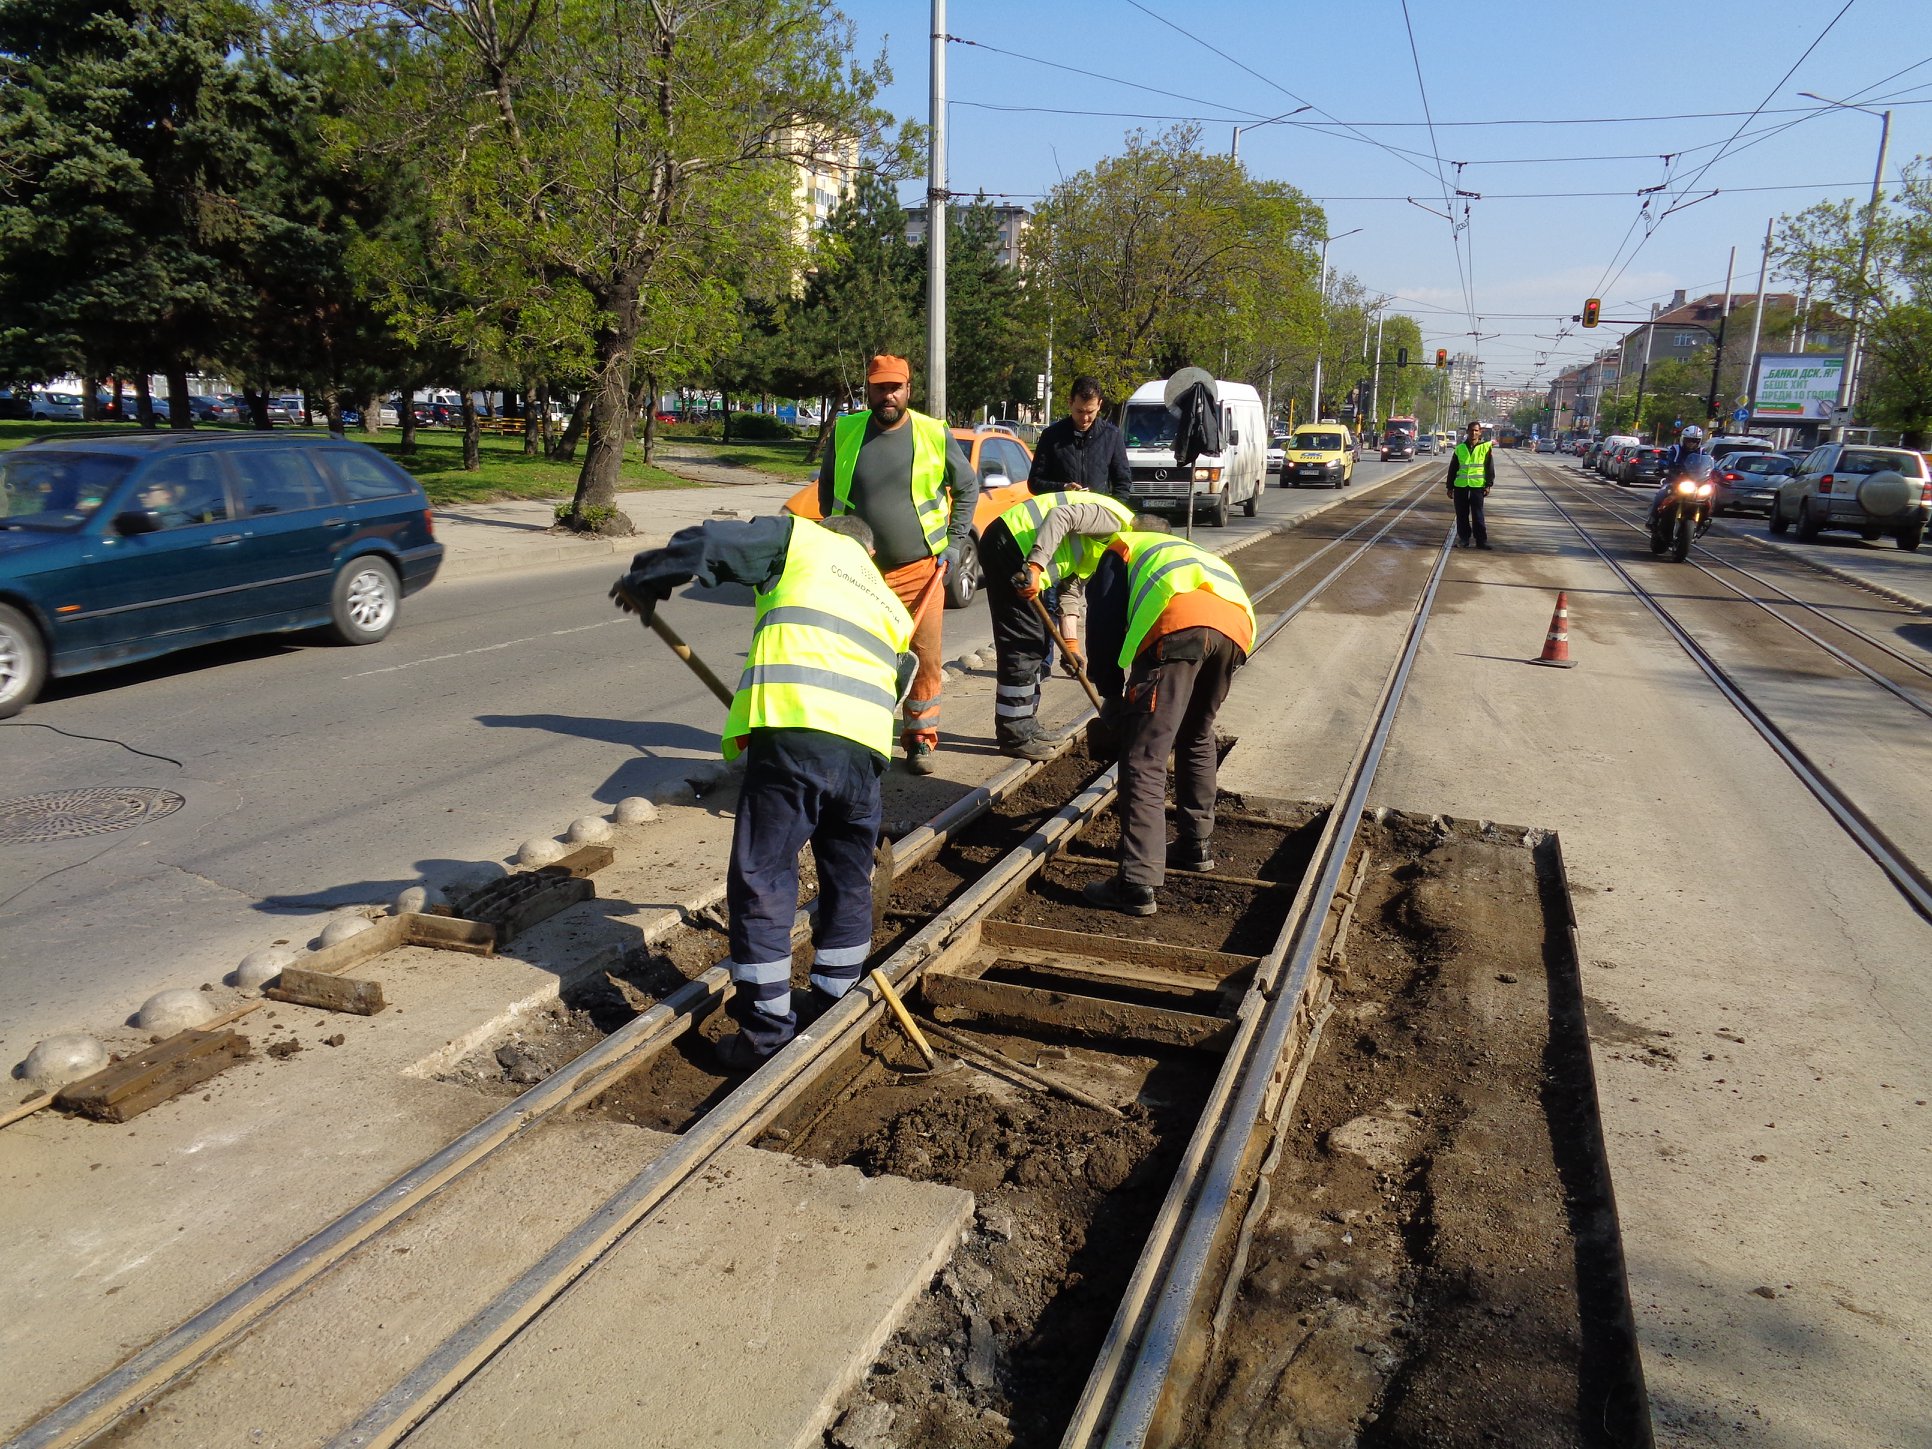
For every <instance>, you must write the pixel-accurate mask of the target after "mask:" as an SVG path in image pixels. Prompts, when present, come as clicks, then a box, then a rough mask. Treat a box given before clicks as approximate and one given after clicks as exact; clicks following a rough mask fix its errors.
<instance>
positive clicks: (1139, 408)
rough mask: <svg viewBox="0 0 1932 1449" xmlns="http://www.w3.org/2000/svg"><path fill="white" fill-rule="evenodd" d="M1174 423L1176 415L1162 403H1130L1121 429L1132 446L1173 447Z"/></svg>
mask: <svg viewBox="0 0 1932 1449" xmlns="http://www.w3.org/2000/svg"><path fill="white" fill-rule="evenodd" d="M1174 423H1175V418H1174V415H1173V414H1172V413H1170V412H1169V411H1168V410H1167V409H1166V407H1165V406H1163V405H1162V404H1160V403H1129V404H1127V417H1126V420H1125V421H1124V422H1123V423H1122V425H1121V429H1120V431H1121V434H1122V436H1123V437H1124V438H1125V439H1126V441H1127V446H1128V447H1130V448H1158V447H1160V446H1162V445H1163V444H1165V445H1167V446H1168V447H1172V446H1173V444H1174Z"/></svg>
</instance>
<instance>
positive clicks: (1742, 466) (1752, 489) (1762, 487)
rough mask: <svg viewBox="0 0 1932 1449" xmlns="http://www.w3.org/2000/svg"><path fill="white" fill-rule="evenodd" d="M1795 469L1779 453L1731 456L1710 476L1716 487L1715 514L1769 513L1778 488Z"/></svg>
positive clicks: (1788, 460) (1733, 454) (1737, 454)
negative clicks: (1748, 511) (1746, 511)
mask: <svg viewBox="0 0 1932 1449" xmlns="http://www.w3.org/2000/svg"><path fill="white" fill-rule="evenodd" d="M1797 466H1798V465H1797V464H1796V463H1795V462H1793V461H1792V460H1791V459H1789V458H1787V457H1785V456H1784V454H1782V453H1732V454H1731V455H1730V456H1729V457H1727V458H1725V460H1724V461H1723V462H1722V463H1719V464H1718V465H1717V469H1716V471H1715V472H1714V473H1713V474H1712V475H1711V481H1712V482H1714V483H1716V484H1717V495H1716V499H1715V501H1716V505H1717V507H1716V510H1715V511H1716V512H1718V513H1742V512H1744V511H1745V510H1747V509H1748V510H1750V511H1751V512H1754V513H1765V514H1768V513H1770V511H1771V505H1772V503H1773V502H1774V501H1775V500H1776V499H1777V496H1778V485H1779V484H1780V483H1782V482H1783V481H1784V480H1785V479H1786V478H1788V477H1790V476H1791V473H1792V471H1793V470H1794V469H1795V468H1796V467H1797Z"/></svg>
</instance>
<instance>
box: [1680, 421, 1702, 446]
mask: <svg viewBox="0 0 1932 1449" xmlns="http://www.w3.org/2000/svg"><path fill="white" fill-rule="evenodd" d="M1683 436H1684V441H1685V442H1687V443H1698V442H1702V441H1703V439H1704V430H1703V429H1702V428H1700V427H1698V426H1697V424H1696V423H1692V424H1691V425H1690V426H1689V427H1688V428H1685V429H1684V434H1683Z"/></svg>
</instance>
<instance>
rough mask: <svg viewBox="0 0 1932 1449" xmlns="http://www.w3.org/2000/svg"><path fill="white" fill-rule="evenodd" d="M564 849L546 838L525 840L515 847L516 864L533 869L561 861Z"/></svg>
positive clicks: (538, 837) (539, 837)
mask: <svg viewBox="0 0 1932 1449" xmlns="http://www.w3.org/2000/svg"><path fill="white" fill-rule="evenodd" d="M563 853H564V848H563V847H562V846H561V845H559V844H558V843H557V842H556V841H554V840H551V839H550V838H549V837H547V836H542V835H540V836H537V837H536V838H535V839H533V840H526V841H524V842H523V844H521V845H519V846H518V847H517V864H518V865H525V866H529V867H531V868H532V869H535V868H536V867H538V866H545V865H549V864H551V863H552V862H554V861H558V860H561V859H563Z"/></svg>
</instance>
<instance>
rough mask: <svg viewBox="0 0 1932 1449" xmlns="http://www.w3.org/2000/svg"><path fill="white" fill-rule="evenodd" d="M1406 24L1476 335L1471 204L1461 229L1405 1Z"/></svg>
mask: <svg viewBox="0 0 1932 1449" xmlns="http://www.w3.org/2000/svg"><path fill="white" fill-rule="evenodd" d="M1402 25H1403V28H1404V29H1405V30H1407V31H1408V34H1409V59H1410V60H1411V61H1412V62H1414V64H1415V89H1416V94H1417V95H1419V96H1420V97H1421V98H1422V119H1423V120H1425V121H1426V122H1428V124H1429V151H1430V154H1431V155H1432V156H1434V158H1435V163H1436V184H1437V185H1438V186H1440V187H1441V188H1442V209H1443V211H1444V212H1445V213H1447V217H1446V219H1447V220H1448V222H1449V245H1450V247H1451V249H1452V250H1453V251H1454V252H1455V254H1456V276H1457V277H1458V278H1459V279H1460V280H1461V282H1462V296H1463V301H1464V302H1466V303H1467V304H1468V306H1469V330H1470V331H1472V332H1476V331H1480V330H1481V329H1480V328H1479V327H1477V325H1476V278H1475V271H1476V263H1475V255H1474V251H1475V248H1474V246H1473V244H1472V245H1471V247H1470V253H1471V254H1470V256H1469V258H1468V262H1467V264H1466V265H1465V262H1464V258H1463V237H1462V234H1463V232H1464V231H1466V230H1468V228H1469V203H1468V202H1466V201H1465V202H1464V203H1463V208H1462V214H1463V222H1462V225H1461V226H1460V227H1459V226H1457V225H1456V206H1455V202H1454V201H1453V200H1451V199H1450V196H1449V178H1448V177H1447V176H1445V175H1443V172H1442V147H1441V146H1440V145H1438V144H1437V142H1436V121H1435V115H1434V113H1433V112H1431V111H1430V109H1429V88H1428V87H1427V86H1426V85H1424V84H1423V81H1422V53H1421V52H1420V51H1418V50H1417V49H1416V44H1415V26H1414V24H1413V23H1412V22H1411V21H1410V19H1409V0H1402Z"/></svg>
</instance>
